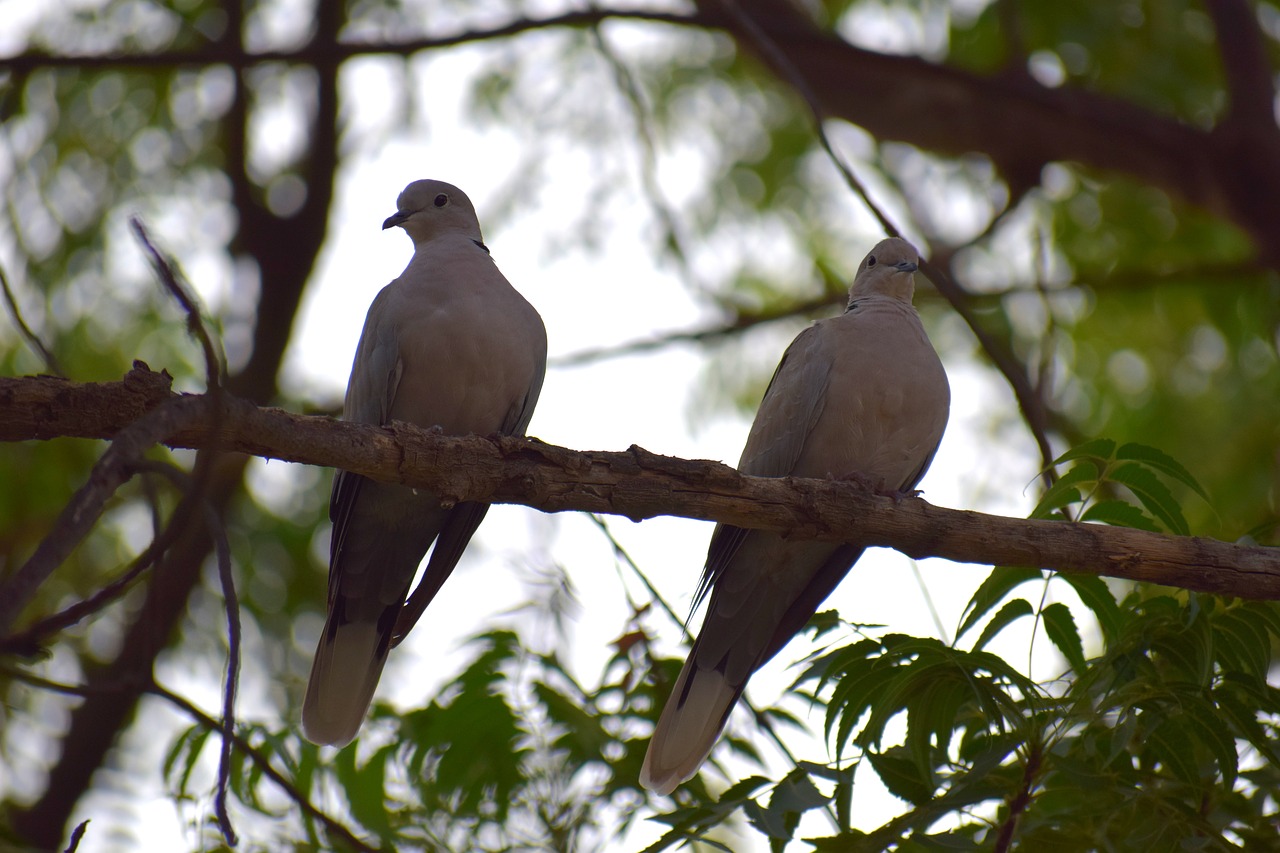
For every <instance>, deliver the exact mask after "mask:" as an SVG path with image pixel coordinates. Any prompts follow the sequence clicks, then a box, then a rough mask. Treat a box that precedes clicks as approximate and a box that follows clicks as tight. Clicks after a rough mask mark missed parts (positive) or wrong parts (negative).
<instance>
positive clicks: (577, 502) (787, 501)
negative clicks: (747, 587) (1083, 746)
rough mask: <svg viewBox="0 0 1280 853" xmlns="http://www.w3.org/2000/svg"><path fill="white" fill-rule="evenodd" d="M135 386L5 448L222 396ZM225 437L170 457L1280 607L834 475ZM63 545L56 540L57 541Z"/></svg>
mask: <svg viewBox="0 0 1280 853" xmlns="http://www.w3.org/2000/svg"><path fill="white" fill-rule="evenodd" d="M129 377H130V378H129V379H128V380H127V381H126V382H120V383H104V384H78V383H72V382H67V381H65V380H59V379H52V378H48V377H29V378H23V379H0V440H4V441H19V440H24V439H48V438H54V437H58V436H78V437H83V438H109V437H111V436H113V435H115V434H116V433H117V432H119V431H120V430H122V429H123V428H125V427H126V426H128V425H129V423H130V419H129V417H128V415H127V414H126V413H130V412H138V411H141V410H147V409H149V408H153V407H156V406H161V405H163V406H164V408H165V409H166V410H169V411H176V412H179V413H183V414H185V413H187V412H189V411H196V412H202V413H204V414H205V415H209V414H211V413H210V412H209V407H210V406H211V405H212V401H211V400H210V399H209V398H207V397H202V396H185V397H179V396H178V395H173V394H171V393H169V392H168V390H167V380H166V379H165V377H164V375H163V374H155V373H151V372H149V371H147V370H145V369H144V367H138V368H135V370H134V371H133V372H131V373H130V374H129ZM222 405H223V407H224V411H223V412H222V414H221V421H220V423H221V424H222V427H221V431H220V434H219V435H217V436H211V435H210V434H209V432H210V431H209V430H208V429H207V428H203V427H199V426H197V427H191V426H190V424H191V423H192V422H193V420H194V419H192V418H189V417H177V418H175V420H174V421H173V422H174V423H175V424H176V425H177V427H176V429H175V431H174V432H173V433H172V434H171V435H169V436H168V437H167V438H166V439H165V443H167V444H169V445H170V446H173V447H200V446H202V445H204V444H206V443H208V442H209V441H211V440H217V441H218V442H219V443H220V445H219V446H221V447H224V448H226V449H228V450H236V451H240V452H243V453H251V454H254V455H258V456H265V457H269V458H274V459H283V460H287V461H292V462H302V463H307V464H311V465H326V466H332V467H341V468H345V469H347V470H349V471H354V472H356V473H358V474H362V475H364V476H367V477H371V478H373V479H376V480H381V481H386V482H399V483H404V484H406V485H410V486H414V487H417V488H422V489H427V490H430V491H432V492H434V493H436V494H439V495H442V496H444V498H445V499H446V500H451V501H474V500H481V501H490V502H493V503H518V504H524V505H526V506H530V507H533V508H535V509H539V510H542V511H544V512H563V511H578V512H601V513H612V514H615V515H623V516H626V517H628V518H631V519H633V520H640V519H645V518H651V517H654V516H658V515H677V516H683V517H686V518H696V519H703V520H706V521H718V522H724V523H726V524H733V525H737V526H740V527H750V528H758V529H762V530H776V531H782V532H789V533H791V534H792V535H794V536H797V537H808V538H818V539H832V540H836V539H839V540H851V541H858V542H860V543H863V544H865V545H870V546H885V547H890V548H896V549H897V550H899V551H902V552H903V553H906V554H908V555H910V556H912V557H928V556H934V557H943V558H946V559H949V560H954V561H958V562H967V563H987V564H991V563H996V564H1006V565H1026V566H1037V567H1041V568H1046V569H1053V570H1058V571H1067V572H1085V573H1089V574H1097V575H1106V576H1109V577H1117V578H1126V579H1129V580H1135V581H1146V582H1152V583H1160V584H1167V585H1170V586H1178V587H1184V588H1186V589H1194V590H1200V591H1204V592H1213V593H1220V594H1224V595H1234V596H1240V597H1244V598H1280V549H1275V548H1262V547H1244V546H1239V545H1233V544H1230V543H1226V542H1219V541H1216V540H1211V539H1204V538H1199V537H1178V536H1168V535H1163V534H1157V533H1150V532H1147V531H1143V530H1130V529H1127V528H1118V527H1106V526H1102V525H1094V524H1075V523H1067V522H1057V521H1038V520H1025V519H1014V518H1004V517H1001V516H993V515H984V514H982V513H976V512H968V511H961V510H952V509H944V508H941V507H935V506H931V505H930V504H928V503H926V502H925V501H923V500H919V499H910V500H906V501H903V502H902V503H901V504H897V505H895V503H894V502H893V501H892V500H890V499H888V498H883V497H879V496H877V495H873V494H871V493H869V492H867V491H865V490H863V489H862V488H860V487H859V486H857V485H854V484H851V483H846V482H836V481H829V480H803V479H794V478H780V479H768V478H759V477H747V476H743V475H741V474H739V473H738V472H737V471H735V470H734V469H732V468H730V467H729V466H727V465H723V464H720V463H718V462H707V461H690V460H685V459H676V458H672V457H665V456H658V455H656V454H653V453H650V452H648V451H646V450H643V449H641V448H639V447H634V446H633V447H632V448H630V449H629V450H627V451H625V452H589V453H588V452H580V451H575V450H569V449H566V448H563V447H556V446H554V445H548V444H544V443H542V442H540V441H538V440H537V439H526V438H512V437H492V438H483V437H480V436H467V437H462V438H458V437H450V436H442V435H436V434H433V433H431V432H429V431H427V430H423V429H419V428H417V427H413V426H411V425H408V424H403V423H398V422H397V423H395V424H392V425H391V426H389V427H374V426H369V425H365V424H353V423H346V422H342V421H335V420H332V419H330V418H324V417H315V416H303V415H295V414H292V413H290V412H286V411H283V410H280V409H271V408H262V409H260V408H257V407H256V406H254V405H253V404H251V403H249V402H247V401H245V400H241V399H237V398H234V397H230V396H228V397H227V398H226V399H225V400H224V401H223V402H222ZM52 535H57V532H56V531H55V532H54V533H53V534H52Z"/></svg>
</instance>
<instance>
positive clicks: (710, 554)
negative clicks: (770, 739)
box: [640, 238, 951, 794]
mask: <svg viewBox="0 0 1280 853" xmlns="http://www.w3.org/2000/svg"><path fill="white" fill-rule="evenodd" d="M917 262H918V256H917V253H916V250H915V248H914V247H912V246H911V244H910V243H908V242H906V241H905V240H901V239H897V238H890V239H887V240H882V241H881V242H880V243H878V244H877V245H876V246H875V248H874V249H872V250H871V252H870V254H868V255H867V257H866V258H865V259H864V260H863V262H862V265H861V266H860V267H859V269H858V274H857V276H856V278H855V279H854V282H853V285H852V287H851V288H850V294H849V307H848V309H847V310H846V311H845V313H844V314H843V315H841V316H839V317H832V318H829V319H826V320H822V321H820V322H818V323H816V324H814V325H813V326H810V327H809V328H808V329H806V330H805V331H803V332H801V333H800V335H799V336H798V337H797V338H796V339H795V341H793V342H792V344H791V346H790V347H788V348H787V351H786V353H785V354H784V355H783V357H782V361H781V363H780V364H779V365H778V369H777V371H776V372H775V373H774V375H773V379H772V381H771V382H770V383H769V388H768V390H766V391H765V395H764V400H763V401H762V402H761V404H760V409H759V411H758V412H757V413H756V418H755V422H754V423H753V424H752V426H751V432H750V434H749V435H748V438H747V444H746V447H745V448H744V450H743V451H742V459H741V460H740V461H739V463H738V469H739V470H740V471H742V472H743V473H745V474H752V475H755V476H760V477H785V476H796V477H836V478H848V477H857V478H858V479H860V480H862V481H863V482H867V483H869V484H870V485H872V486H874V487H877V488H881V489H886V490H892V491H906V490H910V489H912V488H914V487H915V485H916V483H918V482H919V481H920V478H921V477H922V476H924V472H925V470H926V469H928V467H929V463H930V462H931V461H932V460H933V455H934V453H935V452H936V451H937V448H938V443H939V442H940V441H941V440H942V433H943V430H944V429H945V427H946V423H947V414H948V410H949V406H950V399H951V396H950V390H949V387H948V385H947V377H946V373H945V372H944V371H943V368H942V363H941V362H940V361H939V359H938V355H937V353H936V352H935V351H934V349H933V346H932V344H930V342H929V339H928V337H927V336H926V334H925V331H924V327H923V326H922V325H921V323H920V318H919V316H918V315H917V314H916V311H915V309H914V308H913V307H912V305H911V297H912V294H913V292H914V276H913V274H914V272H915V270H916V266H917ZM862 550H863V549H862V547H861V546H858V545H851V544H847V543H831V542H817V541H801V540H791V539H787V538H785V537H784V536H781V535H778V534H776V533H768V532H764V531H756V530H744V529H740V528H735V527H728V526H725V525H716V528H715V531H714V532H713V533H712V535H711V544H710V547H709V548H708V551H707V561H706V566H705V568H704V570H703V577H702V581H701V584H700V586H699V591H698V594H697V597H696V599H695V606H696V601H700V600H701V599H702V597H704V596H706V595H707V594H708V593H709V594H710V603H709V604H708V607H707V616H706V618H705V620H704V622H703V625H702V630H701V632H700V633H699V636H698V638H697V639H696V640H695V641H694V644H693V648H692V650H690V652H689V657H688V659H687V660H686V661H685V665H684V668H683V669H682V670H681V672H680V676H679V678H678V679H677V680H676V683H675V686H674V688H673V690H672V693H671V697H670V698H669V699H668V700H667V703H666V705H665V706H664V708H663V710H662V715H661V717H660V719H659V721H658V725H657V728H656V729H655V731H654V734H653V738H652V740H651V741H650V743H649V750H648V753H647V754H646V755H645V761H644V767H643V769H642V771H641V775H640V781H641V783H642V784H643V785H644V786H645V787H647V788H650V789H652V790H654V791H657V792H658V793H661V794H669V793H671V791H673V790H674V789H675V788H676V786H677V785H679V784H680V783H681V782H684V781H685V780H687V779H689V778H691V777H692V776H693V775H694V774H695V773H697V772H698V768H699V767H700V766H701V765H702V763H703V761H705V760H706V757H707V755H708V754H709V753H710V752H711V748H712V746H713V745H714V744H715V742H716V739H717V738H718V737H719V735H720V732H721V730H722V729H723V728H724V725H725V722H726V721H727V720H728V717H729V712H730V711H732V710H733V706H734V704H735V703H736V702H737V700H738V697H739V696H740V695H741V694H742V691H743V689H744V688H745V687H746V683H747V679H748V678H750V677H751V674H752V673H753V672H755V671H756V669H758V668H759V667H760V666H762V665H763V664H764V663H765V662H766V661H768V660H769V659H770V658H772V657H773V656H774V655H775V654H776V653H777V652H778V650H779V649H781V648H782V647H783V646H784V645H786V643H787V641H788V640H790V639H791V637H792V636H793V635H794V634H795V633H796V632H797V631H799V630H800V629H801V628H802V627H804V625H805V623H806V622H807V621H808V620H809V618H810V617H811V616H812V615H813V614H814V612H815V611H816V610H817V608H818V606H819V605H820V604H821V603H822V601H823V600H824V599H826V597H827V596H828V595H829V594H830V593H831V591H832V590H833V589H835V587H836V585H837V584H839V582H840V581H841V580H842V579H843V578H844V576H845V575H846V574H847V573H848V572H849V569H850V568H851V567H852V566H853V563H854V562H855V561H856V560H857V559H858V557H859V555H860V554H861V553H862Z"/></svg>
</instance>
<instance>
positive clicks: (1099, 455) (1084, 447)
mask: <svg viewBox="0 0 1280 853" xmlns="http://www.w3.org/2000/svg"><path fill="white" fill-rule="evenodd" d="M1115 452H1116V443H1115V442H1114V441H1112V440H1111V439H1109V438H1095V439H1093V440H1092V441H1086V442H1085V443H1084V444H1079V445H1076V446H1075V447H1073V448H1071V449H1070V450H1068V451H1067V452H1066V453H1064V454H1062V455H1061V456H1059V457H1058V458H1057V459H1055V460H1053V464H1054V466H1055V467H1056V466H1058V465H1061V464H1062V463H1064V462H1070V461H1071V460H1073V459H1100V460H1102V461H1103V462H1106V461H1108V460H1110V459H1111V458H1112V454H1114V453H1115Z"/></svg>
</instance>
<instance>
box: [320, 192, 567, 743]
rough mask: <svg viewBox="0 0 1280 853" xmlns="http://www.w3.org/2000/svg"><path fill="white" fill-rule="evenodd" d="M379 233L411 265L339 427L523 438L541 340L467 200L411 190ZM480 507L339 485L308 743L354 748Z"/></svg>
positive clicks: (385, 294) (542, 360) (363, 357)
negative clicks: (409, 253) (387, 667)
mask: <svg viewBox="0 0 1280 853" xmlns="http://www.w3.org/2000/svg"><path fill="white" fill-rule="evenodd" d="M382 227H383V229H387V228H392V227H400V228H403V229H404V230H405V232H406V233H407V234H408V235H409V237H410V238H412V239H413V248H414V251H413V259H412V260H411V261H409V265H408V266H407V267H406V268H405V270H404V272H403V273H401V274H400V277H399V278H397V279H396V280H395V281H393V282H391V283H390V284H388V285H387V286H386V287H384V288H383V289H382V291H381V292H380V293H379V294H378V295H377V297H376V298H375V299H374V300H373V304H372V306H370V308H369V314H368V317H367V318H366V319H365V324H364V331H363V332H362V333H361V336H360V344H359V346H358V347H357V349H356V356H355V363H354V364H353V365H352V367H351V379H350V381H349V382H348V383H347V397H346V403H345V405H344V408H343V417H344V418H345V419H347V420H351V421H358V422H361V423H372V424H389V423H390V422H391V421H392V420H400V421H407V422H409V423H412V424H417V425H418V426H422V427H427V428H433V429H439V430H440V431H441V432H443V433H444V434H446V435H466V434H468V433H476V434H480V435H489V434H493V433H503V434H507V435H523V434H524V432H525V429H526V427H528V425H529V418H530V417H531V416H532V415H533V408H534V405H535V404H536V403H537V401H538V393H539V392H540V391H541V389H542V379H543V376H544V374H545V373H546V364H547V333H546V329H545V328H544V326H543V324H542V318H541V317H540V316H539V315H538V312H537V311H536V310H534V308H533V306H532V305H530V304H529V303H528V302H526V301H525V299H524V297H522V296H521V295H520V294H519V293H517V292H516V290H515V289H514V288H513V287H512V286H511V284H510V283H509V282H508V281H507V279H506V278H505V277H504V276H503V275H502V273H501V272H499V270H498V267H497V265H496V264H495V263H494V262H493V259H492V258H491V257H490V256H489V250H488V248H487V247H486V246H485V245H484V242H483V239H482V238H481V235H480V224H479V221H478V220H477V218H476V211H475V208H474V207H473V206H472V205H471V200H470V199H468V198H467V196H466V195H465V194H464V193H463V192H462V191H461V190H459V189H458V188H457V187H455V186H452V185H451V184H446V183H444V182H442V181H414V182H413V183H411V184H409V186H407V187H406V188H405V190H404V192H402V193H401V194H400V197H399V199H397V201H396V212H395V213H394V214H392V215H391V216H389V217H388V218H387V220H386V221H385V222H383V223H382ZM488 509H489V506H488V504H483V503H459V504H456V505H453V506H448V507H446V506H442V505H441V502H440V500H439V498H438V497H437V496H435V495H432V494H429V493H427V492H424V491H422V490H415V489H411V488H408V487H407V486H400V485H395V484H389V483H377V482H374V481H372V480H369V479H366V478H364V477H361V476H358V475H355V474H351V473H349V472H346V471H339V472H338V473H337V475H336V476H335V478H334V481H333V494H332V497H331V499H330V503H329V517H330V519H331V520H332V521H333V539H332V541H331V544H330V548H329V616H328V619H327V620H326V621H325V626H324V632H323V633H322V634H321V635H320V642H319V645H318V647H317V648H316V655H315V659H314V662H313V663H312V666H311V680H310V682H309V683H308V685H307V694H306V699H305V700H304V701H303V706H302V730H303V733H304V734H305V735H306V737H307V739H308V740H310V741H312V742H314V743H318V744H330V745H333V746H345V745H346V744H348V743H350V742H351V740H352V739H353V738H354V737H355V736H356V734H357V733H358V732H359V730H360V725H361V723H363V722H364V717H365V713H366V712H367V711H368V708H369V703H370V702H371V701H372V699H373V692H374V689H375V688H376V687H377V686H378V678H379V677H380V676H381V674H382V667H383V665H384V664H385V663H386V660H387V653H388V652H389V651H390V649H391V647H392V646H393V645H395V644H397V643H399V642H400V640H402V639H403V638H404V636H405V635H406V634H407V633H408V632H409V630H410V629H411V628H412V627H413V625H414V624H415V623H416V622H417V620H418V617H419V616H421V615H422V612H423V610H424V609H425V608H426V606H427V604H428V603H430V601H431V599H432V598H433V597H434V596H435V594H436V593H437V592H438V591H439V590H440V587H441V585H442V584H443V583H444V582H445V580H446V579H448V577H449V574H450V573H451V572H452V571H453V569H454V566H456V565H457V563H458V559H459V558H460V557H461V556H462V552H463V549H465V548H466V546H467V543H468V542H469V541H470V539H471V536H472V534H474V533H475V531H476V528H477V527H478V526H479V525H480V521H481V519H483V518H484V515H485V512H487V511H488ZM433 542H434V543H435V547H434V549H433V550H432V551H431V558H430V560H428V562H427V568H426V570H425V573H424V575H423V578H422V580H421V582H420V583H419V584H418V587H417V588H416V589H415V590H414V592H413V595H412V596H409V586H410V584H411V583H412V581H413V578H414V575H415V573H416V572H417V569H418V565H419V563H420V562H421V561H422V558H423V556H424V555H425V554H426V552H427V549H428V548H431V546H432V543H433ZM407 596H408V597H407ZM406 597H407V598H406Z"/></svg>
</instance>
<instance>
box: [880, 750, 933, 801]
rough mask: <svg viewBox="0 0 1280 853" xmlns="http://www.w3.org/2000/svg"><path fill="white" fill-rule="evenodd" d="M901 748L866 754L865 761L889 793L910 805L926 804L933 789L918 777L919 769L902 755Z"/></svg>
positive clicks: (931, 795)
mask: <svg viewBox="0 0 1280 853" xmlns="http://www.w3.org/2000/svg"><path fill="white" fill-rule="evenodd" d="M902 753H903V750H902V748H901V747H894V748H893V749H890V750H888V751H887V752H868V753H867V760H868V761H870V762H871V766H872V768H873V769H874V770H875V771H876V775H877V776H879V777H880V781H881V782H883V783H884V786H885V787H886V788H888V789H889V793H891V794H893V795H894V796H895V797H898V798H899V799H903V800H906V801H907V802H909V803H911V804H912V805H920V804H921V803H926V802H928V801H929V799H930V798H932V797H933V791H934V787H933V786H932V785H931V784H929V782H928V781H927V780H926V779H924V778H923V777H922V776H921V775H920V768H919V767H918V766H917V765H916V763H915V762H914V761H912V760H911V759H910V758H906V757H904V756H903V755H902Z"/></svg>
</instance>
